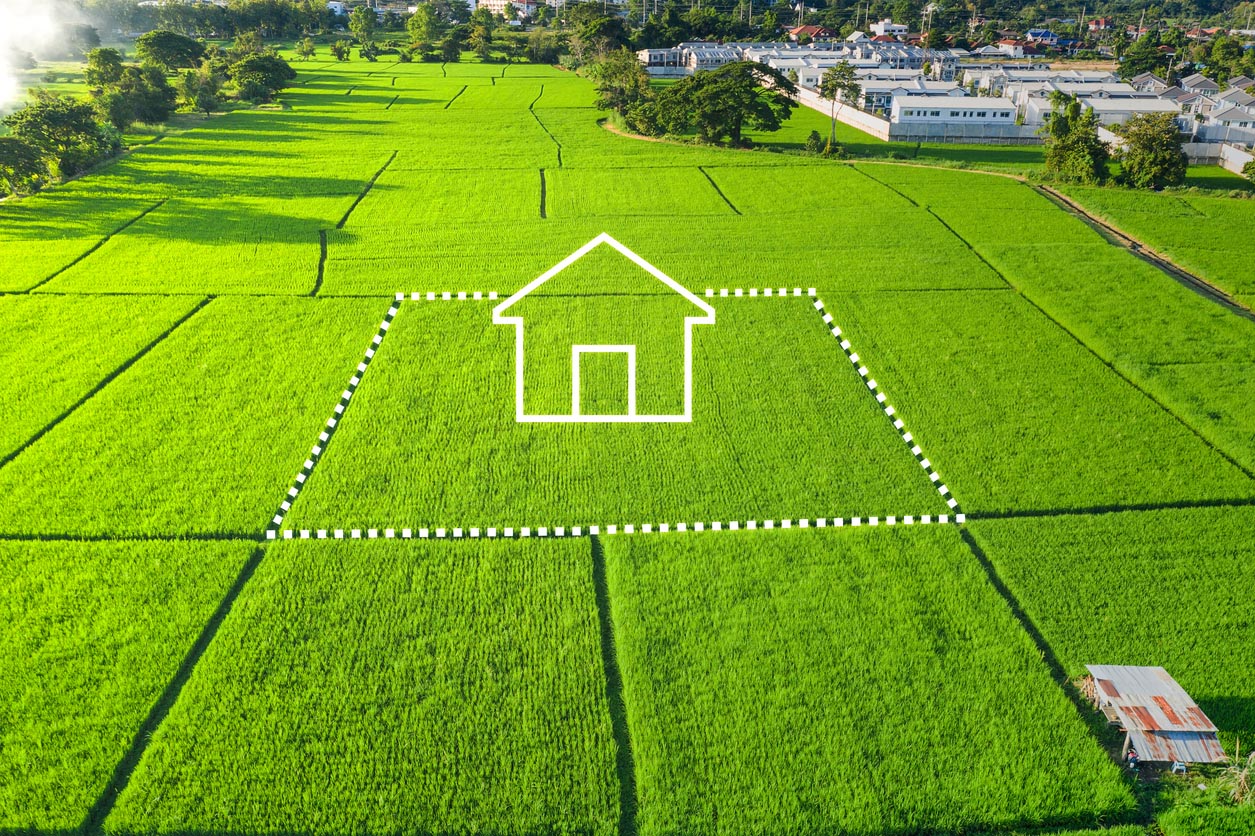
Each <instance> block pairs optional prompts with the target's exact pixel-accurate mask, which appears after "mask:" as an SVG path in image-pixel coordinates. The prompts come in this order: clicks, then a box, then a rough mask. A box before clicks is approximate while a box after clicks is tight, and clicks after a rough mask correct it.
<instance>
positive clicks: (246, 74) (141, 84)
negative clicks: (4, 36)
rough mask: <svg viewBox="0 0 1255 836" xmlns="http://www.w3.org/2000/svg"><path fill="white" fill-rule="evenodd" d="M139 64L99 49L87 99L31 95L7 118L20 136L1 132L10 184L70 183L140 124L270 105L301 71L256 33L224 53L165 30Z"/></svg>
mask: <svg viewBox="0 0 1255 836" xmlns="http://www.w3.org/2000/svg"><path fill="white" fill-rule="evenodd" d="M135 53H136V58H137V62H136V63H127V61H126V59H125V57H124V56H123V54H122V52H121V51H119V50H117V49H112V48H108V47H97V48H95V49H92V50H90V51H89V52H88V54H87V63H86V67H85V69H84V72H83V77H84V81H86V83H87V85H88V87H89V88H90V92H89V93H88V95H87V97H86V98H76V97H73V96H68V95H64V94H58V93H52V92H49V91H47V90H42V89H37V90H33V91H32V98H31V101H30V102H29V103H28V104H27V105H26V106H25V107H23V108H21V109H20V110H17V111H16V112H14V113H11V114H9V115H8V116H6V117H4V119H3V122H4V124H5V125H7V126H8V128H9V132H10V135H9V136H6V137H0V186H2V187H3V188H4V191H5V192H6V193H8V194H28V193H30V192H33V191H36V190H38V189H39V188H40V187H41V186H43V185H44V184H46V183H48V182H50V181H55V180H64V179H66V178H68V177H73V176H75V175H77V174H80V173H82V172H83V171H85V170H86V169H88V168H90V167H91V166H93V165H95V164H97V163H99V162H101V161H102V160H105V159H107V158H109V157H111V156H113V155H115V154H117V153H118V152H119V151H120V150H121V148H122V135H123V133H124V132H125V131H126V130H127V129H129V128H130V127H131V126H132V125H134V124H135V123H137V122H141V123H144V124H147V125H160V124H163V123H165V122H166V121H167V120H168V119H169V118H170V116H171V114H173V113H174V112H175V111H176V109H180V108H181V109H183V110H185V111H193V112H200V113H204V114H206V115H209V114H211V113H213V112H215V111H218V110H222V109H223V108H224V107H225V106H227V104H228V102H231V101H234V102H248V103H252V104H258V103H262V102H268V101H270V100H271V99H272V98H273V97H274V95H275V94H276V93H277V92H278V91H280V90H282V89H283V88H284V87H286V86H287V85H288V84H289V83H290V82H291V81H292V80H293V79H294V78H296V71H295V70H293V69H292V67H291V66H290V65H289V64H288V63H287V61H285V60H284V59H283V58H281V57H279V55H278V53H276V52H275V51H274V50H273V49H272V48H270V47H268V46H266V45H265V43H264V42H263V40H262V38H261V36H260V35H259V34H257V33H255V32H254V33H246V34H245V35H242V36H241V37H239V38H237V39H236V41H235V44H234V45H233V46H232V47H231V48H230V49H226V50H223V49H222V48H221V47H219V46H218V45H216V44H205V43H202V42H200V41H197V40H193V39H192V38H188V37H186V36H184V35H180V34H178V33H176V32H169V31H163V30H158V31H154V32H149V33H147V34H145V35H143V36H142V37H140V38H139V39H138V40H137V41H136V44H135Z"/></svg>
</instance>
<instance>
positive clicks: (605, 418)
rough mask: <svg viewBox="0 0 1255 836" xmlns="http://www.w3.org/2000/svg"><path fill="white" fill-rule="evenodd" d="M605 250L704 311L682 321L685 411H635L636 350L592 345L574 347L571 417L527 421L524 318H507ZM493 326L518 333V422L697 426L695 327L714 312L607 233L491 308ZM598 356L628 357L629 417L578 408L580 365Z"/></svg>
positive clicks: (711, 320) (712, 318)
mask: <svg viewBox="0 0 1255 836" xmlns="http://www.w3.org/2000/svg"><path fill="white" fill-rule="evenodd" d="M602 244H605V245H607V246H609V247H612V248H613V249H615V250H617V251H618V252H619V253H620V254H621V255H623V256H624V257H625V258H627V259H628V260H629V261H631V262H632V263H633V264H635V265H636V266H637V267H640V268H641V269H643V270H644V271H645V272H646V273H648V274H649V275H651V276H653V277H654V278H655V279H657V280H658V281H660V282H662V283H663V284H664V285H666V286H667V287H669V288H670V289H671V290H673V291H674V292H675V293H676V294H678V295H679V296H680V297H682V298H683V299H684V300H686V301H687V302H689V303H691V305H692V306H693V307H695V308H697V309H698V310H699V311H701V313H700V315H698V316H685V317H684V411H683V412H682V413H680V414H669V415H641V414H638V413H637V411H636V348H637V347H636V346H635V345H620V344H615V345H596V344H593V345H588V344H575V343H574V342H573V343H572V344H571V411H570V413H567V414H559V415H529V414H527V411H526V410H525V409H524V405H523V403H524V402H523V383H524V363H523V342H524V340H523V336H524V335H523V330H524V325H523V319H524V317H522V316H508V315H507V314H506V312H507V311H508V310H509V309H510V308H511V307H512V306H513V305H514V304H515V303H517V302H518V301H519V300H521V299H523V298H524V297H526V296H527V295H528V294H530V293H531V292H532V291H534V290H536V289H537V288H538V287H540V286H541V285H543V284H544V283H545V282H547V281H549V280H550V279H552V278H553V277H554V276H557V275H558V274H559V273H561V272H562V271H563V270H565V269H567V268H568V267H570V266H571V265H572V264H574V263H575V262H577V261H579V260H580V259H581V258H583V257H584V256H585V255H587V254H588V253H589V252H591V251H592V250H594V249H596V248H597V247H599V246H601V245H602ZM492 321H493V323H494V324H496V325H513V326H514V328H515V341H514V355H515V356H514V374H515V379H514V404H515V419H516V420H517V421H520V422H522V423H645V422H669V423H687V422H690V421H692V420H693V326H694V325H713V324H714V323H715V310H714V308H712V307H710V305H708V304H706V303H705V302H703V301H702V300H701V299H699V298H697V297H696V296H694V295H693V294H692V293H690V292H689V291H688V290H686V289H684V288H683V287H681V286H680V284H679V283H678V282H676V281H675V280H674V279H672V278H670V277H669V276H667V275H665V274H664V273H663V272H662V271H661V270H659V269H658V268H656V267H654V266H653V265H652V264H650V263H649V262H647V261H645V259H643V258H641V257H640V256H638V255H637V254H636V253H634V252H632V251H631V250H629V249H628V248H627V247H625V246H623V245H622V244H620V243H619V242H618V241H616V240H614V239H613V238H611V237H610V236H609V235H607V234H606V233H604V232H603V233H602V234H601V235H598V236H597V237H596V238H594V239H593V240H591V241H589V242H588V243H587V244H585V245H584V246H582V247H580V248H579V249H578V250H576V251H575V252H573V253H571V254H570V255H569V256H567V257H566V258H564V259H562V261H560V262H558V263H557V264H555V265H554V266H553V267H551V268H550V269H549V270H548V271H547V272H545V273H544V274H543V275H541V276H540V277H539V278H537V279H534V280H533V281H531V282H529V283H528V284H527V285H526V286H525V287H523V289H521V290H520V291H518V292H517V293H515V294H514V295H513V296H511V297H510V298H508V299H506V300H505V301H504V302H502V303H501V304H499V305H497V307H495V308H493V311H492ZM600 353H620V354H624V355H626V356H627V368H628V379H627V394H628V407H627V412H626V413H625V414H621V415H602V414H596V415H588V414H584V413H583V412H582V411H581V408H580V359H581V356H582V355H585V354H600Z"/></svg>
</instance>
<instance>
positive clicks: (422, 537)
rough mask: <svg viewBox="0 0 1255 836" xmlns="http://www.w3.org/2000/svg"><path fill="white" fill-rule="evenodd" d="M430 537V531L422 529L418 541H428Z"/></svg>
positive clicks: (419, 531)
mask: <svg viewBox="0 0 1255 836" xmlns="http://www.w3.org/2000/svg"><path fill="white" fill-rule="evenodd" d="M430 536H431V531H430V530H429V529H426V528H420V529H419V530H418V539H420V540H426V539H427V538H428V537H430Z"/></svg>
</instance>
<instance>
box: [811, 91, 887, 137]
mask: <svg viewBox="0 0 1255 836" xmlns="http://www.w3.org/2000/svg"><path fill="white" fill-rule="evenodd" d="M797 98H798V101H800V102H801V103H802V104H804V105H806V106H807V107H809V108H811V109H812V110H818V111H819V112H820V113H822V114H823V115H825V116H829V115H831V113H832V102H830V101H828V100H827V99H825V98H823V97H822V96H820V95H819V94H818V93H816V92H815V91H814V90H807V89H806V88H805V87H799V88H798V91H797ZM837 121H838V122H844V123H845V124H847V125H850V126H851V127H854V128H858V129H859V130H860V131H863V132H864V133H868V134H871V135H872V136H874V137H876V138H877V139H883V140H886V141H887V140H888V139H889V127H890V125H889V120H888V119H882V118H881V117H879V116H875V115H873V114H871V113H864V112H863V111H861V110H859V109H857V108H854V107H850V106H849V105H845V106H843V107H841V108H840V109H839V110H838V112H837Z"/></svg>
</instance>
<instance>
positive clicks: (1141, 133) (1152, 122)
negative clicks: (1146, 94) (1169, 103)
mask: <svg viewBox="0 0 1255 836" xmlns="http://www.w3.org/2000/svg"><path fill="white" fill-rule="evenodd" d="M1119 134H1120V136H1121V137H1122V138H1123V139H1124V143H1125V144H1124V148H1122V149H1121V150H1120V153H1119V160H1120V180H1121V182H1123V183H1126V184H1128V185H1130V186H1135V187H1137V188H1139V189H1155V190H1159V189H1162V188H1164V187H1165V186H1179V185H1181V184H1182V183H1184V182H1185V171H1186V167H1187V165H1188V163H1187V160H1186V156H1185V151H1184V149H1182V147H1181V132H1180V131H1179V130H1178V129H1177V124H1176V120H1175V119H1173V117H1172V114H1171V113H1139V114H1137V115H1136V116H1132V117H1130V118H1129V120H1128V121H1127V122H1125V123H1124V124H1123V125H1121V126H1120V129H1119Z"/></svg>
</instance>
